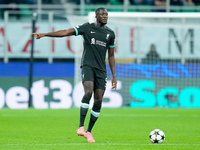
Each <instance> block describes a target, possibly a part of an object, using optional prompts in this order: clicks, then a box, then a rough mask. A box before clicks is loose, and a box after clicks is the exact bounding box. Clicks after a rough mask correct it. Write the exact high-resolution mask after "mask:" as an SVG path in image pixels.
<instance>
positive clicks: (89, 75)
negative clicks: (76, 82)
mask: <svg viewBox="0 0 200 150" xmlns="http://www.w3.org/2000/svg"><path fill="white" fill-rule="evenodd" d="M81 78H82V82H85V81H93V82H94V69H93V68H92V67H90V66H82V71H81Z"/></svg>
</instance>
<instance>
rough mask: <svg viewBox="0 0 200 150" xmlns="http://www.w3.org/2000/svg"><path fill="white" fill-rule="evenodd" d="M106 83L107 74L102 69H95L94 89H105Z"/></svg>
mask: <svg viewBox="0 0 200 150" xmlns="http://www.w3.org/2000/svg"><path fill="white" fill-rule="evenodd" d="M106 83H107V74H106V72H104V71H101V70H95V75H94V89H101V90H105V89H106Z"/></svg>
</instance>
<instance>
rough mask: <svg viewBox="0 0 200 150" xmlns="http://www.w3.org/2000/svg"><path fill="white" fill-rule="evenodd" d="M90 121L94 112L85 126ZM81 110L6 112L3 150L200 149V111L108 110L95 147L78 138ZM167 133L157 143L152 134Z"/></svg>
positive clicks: (1, 125)
mask: <svg viewBox="0 0 200 150" xmlns="http://www.w3.org/2000/svg"><path fill="white" fill-rule="evenodd" d="M88 121H89V113H88V115H87V118H86V122H85V125H86V126H87V124H88ZM78 123H79V109H76V108H72V109H66V110H52V109H46V110H36V109H26V110H11V109H6V108H4V109H1V110H0V150H71V149H72V150H73V149H74V150H76V149H77V150H84V149H85V150H90V149H91V150H118V149H119V150H127V149H130V150H133V149H134V150H183V149H187V150H198V149H200V109H164V108H162V109H161V108H154V109H142V108H141V109H132V108H120V109H105V108H103V109H102V111H101V114H100V117H99V119H98V120H97V122H96V125H95V126H94V128H93V130H92V134H93V137H94V139H95V141H96V142H95V143H87V140H86V139H85V138H84V137H80V136H77V134H76V129H77V128H78ZM156 128H159V129H161V130H163V131H164V133H165V136H166V138H165V141H164V142H163V143H162V144H152V143H151V142H150V140H149V133H150V131H151V130H153V129H156Z"/></svg>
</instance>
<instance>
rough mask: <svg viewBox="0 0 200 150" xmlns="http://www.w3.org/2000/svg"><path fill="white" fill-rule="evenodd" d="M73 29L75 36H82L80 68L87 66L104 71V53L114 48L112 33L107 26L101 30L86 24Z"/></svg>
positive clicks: (93, 25)
mask: <svg viewBox="0 0 200 150" xmlns="http://www.w3.org/2000/svg"><path fill="white" fill-rule="evenodd" d="M74 29H75V31H76V36H77V35H82V36H83V38H84V51H83V55H82V60H81V66H84V65H87V66H91V67H94V68H97V69H99V70H102V71H106V63H105V58H106V52H107V49H108V48H109V47H114V40H115V34H114V32H113V31H112V30H111V29H110V28H108V27H107V26H105V27H103V28H101V27H98V26H97V25H96V24H95V23H88V22H87V23H85V24H83V25H80V26H76V27H74Z"/></svg>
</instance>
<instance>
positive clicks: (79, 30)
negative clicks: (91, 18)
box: [74, 22, 89, 36]
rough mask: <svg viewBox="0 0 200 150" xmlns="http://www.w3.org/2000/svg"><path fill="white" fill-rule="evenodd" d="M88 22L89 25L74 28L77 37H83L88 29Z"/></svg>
mask: <svg viewBox="0 0 200 150" xmlns="http://www.w3.org/2000/svg"><path fill="white" fill-rule="evenodd" d="M88 24H89V23H88V22H87V23H84V24H82V25H78V26H76V27H74V29H75V31H76V34H75V35H76V36H77V35H83V34H84V33H85V31H86V29H87V27H88Z"/></svg>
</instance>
